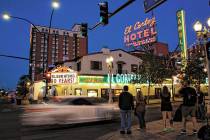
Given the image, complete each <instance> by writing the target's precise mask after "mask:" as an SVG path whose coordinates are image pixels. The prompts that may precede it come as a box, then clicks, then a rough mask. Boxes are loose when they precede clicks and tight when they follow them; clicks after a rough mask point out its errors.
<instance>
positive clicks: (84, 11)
mask: <svg viewBox="0 0 210 140" xmlns="http://www.w3.org/2000/svg"><path fill="white" fill-rule="evenodd" d="M126 1H127V0H108V2H109V11H110V12H112V11H114V10H115V9H116V8H118V7H119V6H120V5H122V4H123V3H125V2H126ZM60 2H61V7H60V9H58V10H56V11H55V13H54V16H53V22H52V26H53V27H57V28H62V29H71V27H72V26H73V24H75V23H82V22H87V23H88V24H89V27H91V26H93V25H95V23H96V22H98V21H99V7H98V3H99V2H101V1H100V0H60ZM208 4H209V0H167V1H166V2H165V3H164V4H162V5H161V6H159V7H157V8H156V9H155V10H154V15H155V16H156V20H157V30H158V41H160V42H165V43H168V44H169V49H170V50H171V51H172V50H173V49H174V48H175V47H176V46H177V44H178V33H177V21H176V11H177V10H179V9H184V10H185V13H186V28H187V43H188V47H190V46H192V44H193V43H194V42H195V40H196V37H195V33H194V31H193V28H192V26H193V23H194V22H195V21H196V20H200V21H201V22H202V23H206V20H207V18H208V17H210V7H209V5H208ZM51 10H52V9H51V1H50V0H0V13H3V12H4V11H7V12H9V13H10V14H11V15H13V16H18V17H24V18H27V19H29V20H31V21H32V22H33V23H34V24H37V25H45V26H48V25H49V18H50V13H51ZM146 17H151V13H148V14H145V13H144V8H143V0H136V1H135V2H133V3H132V4H131V5H129V6H128V7H126V8H125V9H124V10H122V11H120V12H119V13H118V14H117V15H115V16H113V17H112V18H111V19H110V21H109V24H108V25H107V26H105V27H103V26H100V27H98V28H97V29H95V30H94V31H89V44H88V47H89V52H95V51H100V50H101V48H102V47H104V46H107V47H109V48H111V49H117V48H121V49H125V48H126V47H125V46H124V43H123V33H124V28H125V27H126V26H127V25H132V24H135V23H136V22H137V21H144V20H145V18H146ZM29 29H30V25H29V24H28V23H25V22H23V21H19V20H16V19H12V20H10V21H3V20H2V19H0V43H1V45H0V54H5V55H14V56H20V57H27V58H28V57H29V46H30V44H29V38H30V36H29V35H30V34H29V31H30V30H29ZM0 66H1V72H0V88H10V89H15V87H16V84H17V81H18V79H19V77H20V76H21V75H23V74H27V73H28V61H25V60H18V59H12V58H4V57H0Z"/></svg>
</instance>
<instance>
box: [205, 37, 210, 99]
mask: <svg viewBox="0 0 210 140" xmlns="http://www.w3.org/2000/svg"><path fill="white" fill-rule="evenodd" d="M207 41H208V39H204V47H205V53H206V66H207V73H208V99H210V63H209V58H208V53H209V46H207Z"/></svg>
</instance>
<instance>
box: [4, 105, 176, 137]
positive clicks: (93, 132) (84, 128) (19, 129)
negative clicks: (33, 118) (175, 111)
mask: <svg viewBox="0 0 210 140" xmlns="http://www.w3.org/2000/svg"><path fill="white" fill-rule="evenodd" d="M176 106H177V105H175V107H176ZM20 113H21V112H20V111H14V112H5V113H2V112H1V113H0V124H1V125H0V131H1V135H0V140H1V139H2V140H48V139H49V140H68V139H71V140H95V139H97V138H98V137H101V136H103V135H105V134H107V133H110V132H113V131H117V130H118V129H119V128H120V120H115V121H108V122H107V121H106V122H98V123H91V124H80V125H73V126H72V125H62V126H44V127H41V126H39V127H25V126H21V123H20V120H19V114H20ZM159 119H161V112H160V106H159V105H150V106H148V108H147V112H146V121H147V122H148V121H154V120H159ZM136 123H137V118H136V117H134V115H133V124H136Z"/></svg>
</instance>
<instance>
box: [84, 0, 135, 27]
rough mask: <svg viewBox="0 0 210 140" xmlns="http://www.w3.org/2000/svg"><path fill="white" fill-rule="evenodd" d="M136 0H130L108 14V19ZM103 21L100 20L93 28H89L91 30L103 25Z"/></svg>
mask: <svg viewBox="0 0 210 140" xmlns="http://www.w3.org/2000/svg"><path fill="white" fill-rule="evenodd" d="M134 1H135V0H128V1H127V2H126V3H125V4H123V5H122V6H120V7H119V8H117V9H116V10H115V11H114V12H112V13H110V14H109V15H108V19H109V18H111V17H113V16H114V15H115V14H117V13H118V12H119V11H121V10H122V9H124V8H125V7H127V6H128V5H130V4H131V3H133V2H134ZM102 24H103V23H102V22H98V23H96V24H95V25H94V26H93V27H92V28H88V29H89V30H93V29H95V28H96V27H98V26H99V25H102Z"/></svg>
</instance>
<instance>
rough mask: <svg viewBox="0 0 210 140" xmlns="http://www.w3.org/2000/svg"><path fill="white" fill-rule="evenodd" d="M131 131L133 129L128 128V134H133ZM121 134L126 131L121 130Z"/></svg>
mask: <svg viewBox="0 0 210 140" xmlns="http://www.w3.org/2000/svg"><path fill="white" fill-rule="evenodd" d="M131 133H132V132H131V130H127V134H131ZM120 134H125V131H123V130H121V131H120Z"/></svg>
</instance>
